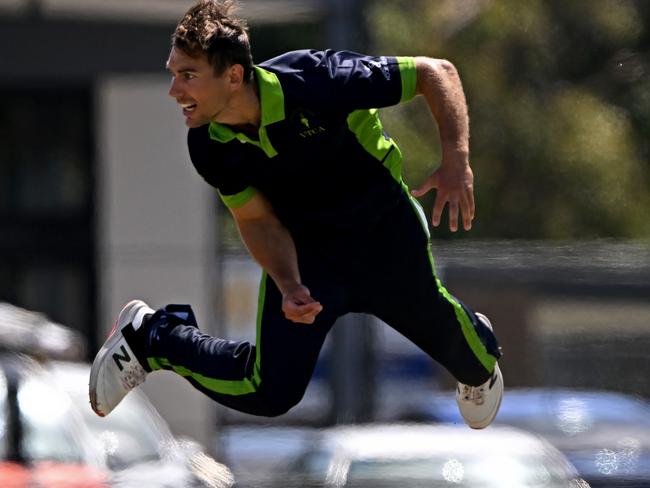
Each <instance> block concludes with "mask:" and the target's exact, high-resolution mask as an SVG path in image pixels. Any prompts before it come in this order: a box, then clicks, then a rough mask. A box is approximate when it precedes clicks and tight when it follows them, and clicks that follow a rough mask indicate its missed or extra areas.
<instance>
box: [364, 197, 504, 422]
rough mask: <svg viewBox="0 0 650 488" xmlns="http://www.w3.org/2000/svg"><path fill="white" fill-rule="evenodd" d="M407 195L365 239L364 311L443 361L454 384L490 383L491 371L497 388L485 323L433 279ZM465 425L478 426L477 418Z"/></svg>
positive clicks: (494, 348) (423, 233)
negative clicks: (368, 244)
mask: <svg viewBox="0 0 650 488" xmlns="http://www.w3.org/2000/svg"><path fill="white" fill-rule="evenodd" d="M407 198H408V197H406V198H405V199H404V200H403V201H402V202H401V204H400V205H399V206H398V208H396V209H395V210H394V212H393V214H392V215H390V216H388V217H387V219H386V221H385V224H384V225H382V226H381V227H378V228H377V231H376V232H377V235H376V236H373V238H372V239H371V242H373V243H374V245H373V248H372V250H369V252H370V253H371V255H372V257H371V260H370V261H367V262H366V264H367V266H368V268H367V270H366V272H365V273H363V274H362V276H364V279H363V280H362V283H361V286H360V288H361V289H362V290H364V291H365V293H364V295H365V301H366V304H365V305H364V307H363V308H364V311H367V312H370V313H373V314H374V315H376V316H378V317H379V318H381V319H382V320H384V321H385V322H386V323H388V324H389V325H390V326H392V327H393V328H395V329H396V330H397V331H399V332H400V333H402V334H403V335H404V336H406V337H407V338H408V339H410V340H411V341H412V342H414V343H415V344H416V345H418V346H419V347H420V348H421V349H423V350H424V351H425V352H426V353H427V354H429V355H430V356H431V357H432V358H433V359H435V360H436V361H438V362H439V363H440V364H441V365H443V366H444V367H445V368H446V369H447V370H448V371H449V372H450V373H451V374H452V375H453V376H454V377H455V378H456V379H457V380H458V381H459V382H460V383H461V385H459V389H462V388H463V386H468V388H469V389H470V390H472V388H473V387H483V385H484V384H485V383H486V382H488V386H490V385H489V383H490V380H491V379H492V378H494V375H495V374H498V376H499V378H498V380H499V381H500V382H501V384H500V385H497V388H501V389H502V379H501V376H500V372H499V371H498V366H497V364H496V362H497V359H498V358H499V357H500V355H501V353H500V350H499V346H498V343H497V340H496V337H495V335H494V333H493V332H492V330H491V325H490V324H489V322H488V321H486V320H483V318H482V317H481V316H480V315H477V314H475V313H474V312H473V311H472V310H471V309H470V308H469V307H467V306H466V305H465V304H463V303H462V302H461V301H460V300H458V299H457V298H455V297H454V296H453V295H451V294H450V293H449V292H448V291H447V290H446V289H445V288H444V286H443V285H442V283H441V281H440V280H439V279H438V278H437V276H436V274H435V270H434V265H433V257H432V255H431V250H430V243H429V236H428V230H427V228H426V222H424V221H423V219H422V218H421V217H420V215H419V212H418V211H417V210H418V209H417V208H416V207H414V205H416V204H415V203H414V202H412V201H410V200H408V199H407ZM459 391H460V390H459ZM474 393H476V392H474V390H472V391H471V395H474ZM498 400H500V393H499V396H498ZM459 404H460V401H459ZM496 408H497V409H498V404H497V405H496ZM462 410H463V408H462V406H461V411H462ZM465 413H466V412H463V415H465ZM466 418H467V417H466ZM490 421H491V419H490ZM468 423H469V422H468ZM470 425H472V426H476V425H480V426H484V425H482V422H478V423H473V422H472V423H470Z"/></svg>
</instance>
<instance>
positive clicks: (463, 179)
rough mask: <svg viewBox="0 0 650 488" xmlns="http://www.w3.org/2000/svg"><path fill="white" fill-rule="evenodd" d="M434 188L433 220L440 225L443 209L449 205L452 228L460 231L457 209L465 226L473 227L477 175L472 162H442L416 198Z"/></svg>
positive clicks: (417, 190) (420, 188)
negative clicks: (473, 171)
mask: <svg viewBox="0 0 650 488" xmlns="http://www.w3.org/2000/svg"><path fill="white" fill-rule="evenodd" d="M432 188H435V189H436V201H435V203H434V205H433V216H432V218H431V223H432V224H433V225H434V227H438V225H440V218H441V216H442V211H443V210H444V208H445V205H446V204H449V229H450V230H451V231H452V232H456V230H458V210H459V209H460V213H461V217H462V220H463V228H464V229H465V230H470V229H471V228H472V220H473V219H474V210H475V209H474V174H473V173H472V168H471V167H470V165H469V163H464V164H442V165H440V167H439V168H438V169H437V170H435V171H434V172H433V173H431V175H429V177H428V178H427V179H426V180H425V181H424V183H423V184H422V185H421V186H420V187H419V188H418V189H416V190H413V191H411V194H412V195H413V196H414V197H417V198H419V197H421V196H422V195H425V194H426V193H427V192H428V191H429V190H431V189H432Z"/></svg>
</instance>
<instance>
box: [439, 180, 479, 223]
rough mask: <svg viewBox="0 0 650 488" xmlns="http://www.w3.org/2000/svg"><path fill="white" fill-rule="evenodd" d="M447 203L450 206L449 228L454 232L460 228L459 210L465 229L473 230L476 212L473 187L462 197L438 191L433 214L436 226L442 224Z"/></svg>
mask: <svg viewBox="0 0 650 488" xmlns="http://www.w3.org/2000/svg"><path fill="white" fill-rule="evenodd" d="M445 205H448V207H449V230H451V231H452V232H456V231H457V230H458V217H459V212H460V215H461V217H462V221H463V229H465V230H471V228H472V221H473V220H474V212H475V206H474V194H473V192H472V190H471V189H470V190H468V191H467V192H464V193H462V195H461V197H460V198H452V197H451V196H450V195H449V194H443V193H442V192H438V194H437V195H436V201H435V203H434V205H433V214H432V216H431V223H432V224H433V226H434V227H438V226H439V225H440V221H441V220H442V212H443V210H444V209H445Z"/></svg>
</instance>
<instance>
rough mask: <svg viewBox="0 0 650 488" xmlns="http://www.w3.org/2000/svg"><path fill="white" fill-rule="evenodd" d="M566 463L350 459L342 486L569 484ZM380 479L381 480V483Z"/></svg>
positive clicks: (492, 459) (509, 459)
mask: <svg viewBox="0 0 650 488" xmlns="http://www.w3.org/2000/svg"><path fill="white" fill-rule="evenodd" d="M570 478H571V476H570V474H569V473H567V471H566V467H565V466H564V465H563V464H562V463H559V462H555V461H554V460H552V459H550V458H549V459H543V458H540V457H533V456H531V457H528V458H525V457H521V458H516V459H515V458H512V457H506V456H490V455H486V456H485V457H484V458H481V459H478V458H462V457H458V458H433V457H427V458H407V459H371V460H358V461H352V462H351V463H350V466H349V470H348V474H347V482H346V484H345V485H344V486H365V485H368V486H370V484H369V483H371V482H372V483H374V485H375V486H384V485H385V486H389V485H390V486H413V485H415V486H422V485H421V483H422V482H426V486H449V485H453V486H466V487H474V486H476V487H478V486H481V487H484V488H487V487H495V488H497V487H499V488H503V487H505V486H517V487H520V488H524V487H540V488H541V487H560V486H569V481H570ZM382 483H383V484H382Z"/></svg>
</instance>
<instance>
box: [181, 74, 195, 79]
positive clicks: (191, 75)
mask: <svg viewBox="0 0 650 488" xmlns="http://www.w3.org/2000/svg"><path fill="white" fill-rule="evenodd" d="M183 78H185V79H186V80H191V79H192V78H195V76H194V75H193V74H192V73H183Z"/></svg>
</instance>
